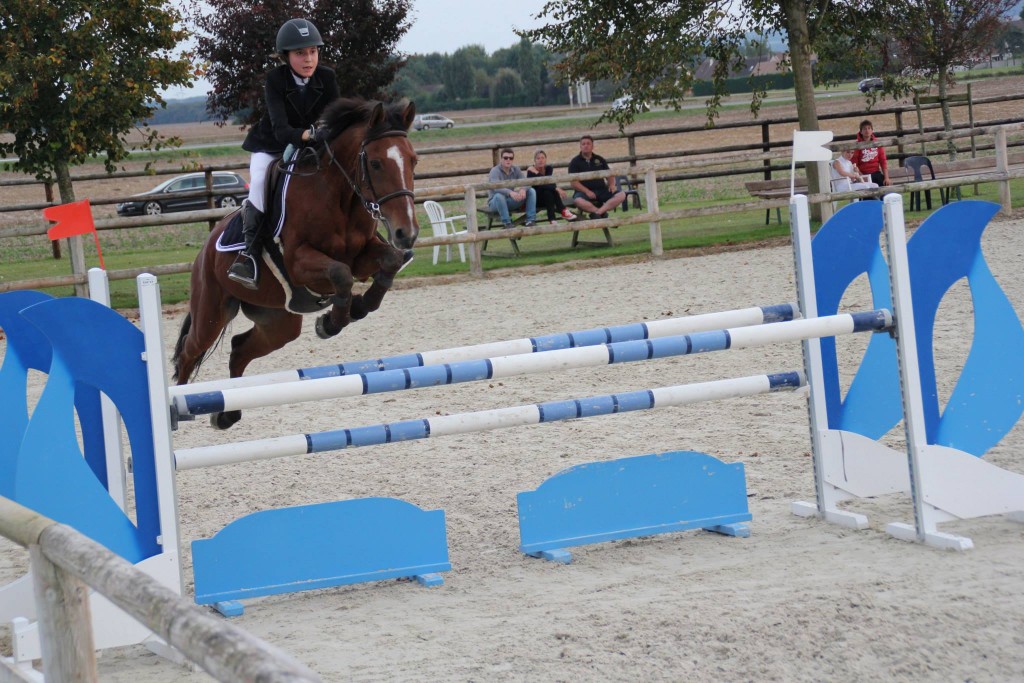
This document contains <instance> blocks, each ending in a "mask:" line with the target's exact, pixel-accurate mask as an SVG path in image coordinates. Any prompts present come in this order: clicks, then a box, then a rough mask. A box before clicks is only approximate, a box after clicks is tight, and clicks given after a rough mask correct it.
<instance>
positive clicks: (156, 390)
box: [135, 273, 184, 595]
mask: <svg viewBox="0 0 1024 683" xmlns="http://www.w3.org/2000/svg"><path fill="white" fill-rule="evenodd" d="M135 282H136V287H137V289H138V295H139V324H140V325H141V327H142V333H143V337H144V340H145V354H146V358H145V360H146V378H147V380H148V386H149V409H150V413H151V416H150V417H151V420H152V422H153V460H154V463H153V464H154V468H155V470H156V490H157V506H158V511H159V516H160V534H161V537H160V539H158V540H159V542H160V545H161V546H163V553H162V555H163V556H166V557H167V558H168V559H169V560H170V561H171V562H173V563H174V565H175V568H176V569H177V574H178V581H177V585H176V586H173V587H172V588H174V590H176V591H177V592H178V595H182V594H183V593H184V590H183V587H184V581H183V579H182V576H181V564H180V557H181V535H180V531H179V529H178V490H177V485H176V483H175V474H174V446H173V445H172V442H171V414H170V410H169V409H168V405H167V362H166V360H165V358H164V348H163V339H164V336H163V320H162V318H163V308H162V305H161V301H160V285H159V284H158V283H157V279H156V276H155V275H150V274H149V273H143V274H142V275H139V276H138V277H137V278H136V279H135Z"/></svg>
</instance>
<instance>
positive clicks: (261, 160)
mask: <svg viewBox="0 0 1024 683" xmlns="http://www.w3.org/2000/svg"><path fill="white" fill-rule="evenodd" d="M275 159H277V157H276V156H274V155H273V154H267V153H266V152H253V154H252V157H250V158H249V203H250V204H252V205H253V206H254V207H256V210H257V211H264V212H265V211H266V208H265V207H264V205H263V200H264V198H265V196H266V191H267V169H268V168H269V167H270V164H272V163H274V160H275Z"/></svg>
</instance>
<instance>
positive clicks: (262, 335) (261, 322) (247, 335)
mask: <svg viewBox="0 0 1024 683" xmlns="http://www.w3.org/2000/svg"><path fill="white" fill-rule="evenodd" d="M242 311H243V312H244V313H245V315H246V317H248V318H249V319H250V320H252V321H253V323H254V325H253V326H252V328H250V329H248V330H246V331H245V332H242V333H241V334H236V335H235V336H234V337H232V338H231V355H230V356H229V357H228V370H229V372H230V375H231V377H241V376H242V373H244V372H245V369H246V368H247V367H248V366H249V363H251V362H252V361H254V360H255V359H257V358H262V357H263V356H266V355H267V354H269V353H272V352H274V351H276V350H278V349H279V348H281V347H282V346H284V345H285V344H287V343H288V342H291V341H294V340H295V339H297V338H298V336H299V333H300V332H301V331H302V316H300V315H296V314H295V313H289V312H288V311H285V310H282V309H270V308H259V307H255V306H248V305H246V304H242ZM240 419H242V411H241V410H229V411H225V412H223V413H214V414H212V415H211V416H210V424H212V425H213V426H214V427H216V428H217V429H227V428H228V427H230V426H231V425H233V424H235V423H236V422H238V421H239V420H240Z"/></svg>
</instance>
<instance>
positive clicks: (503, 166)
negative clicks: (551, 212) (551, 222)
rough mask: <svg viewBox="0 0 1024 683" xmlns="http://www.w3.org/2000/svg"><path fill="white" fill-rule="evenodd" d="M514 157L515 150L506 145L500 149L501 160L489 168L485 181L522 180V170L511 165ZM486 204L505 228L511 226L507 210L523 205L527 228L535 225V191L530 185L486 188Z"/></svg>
mask: <svg viewBox="0 0 1024 683" xmlns="http://www.w3.org/2000/svg"><path fill="white" fill-rule="evenodd" d="M515 158H516V155H515V152H513V151H512V150H511V149H509V148H508V147H506V148H505V149H503V150H501V162H500V163H499V164H498V165H497V166H495V167H494V168H492V169H491V172H490V174H489V175H488V176H487V182H489V183H500V182H504V181H507V180H522V179H523V177H524V176H523V172H522V171H520V170H519V167H518V166H513V165H512V160H513V159H515ZM487 206H488V208H490V209H491V211H496V212H497V214H498V215H499V216H500V217H501V224H502V225H503V226H504V227H506V228H511V227H512V218H511V217H510V215H509V211H516V210H518V209H520V208H522V207H523V206H525V207H526V223H525V226H526V227H527V228H530V227H533V226H534V225H537V193H536V191H534V189H533V188H532V187H524V188H521V189H512V188H508V187H502V188H499V189H497V190H487Z"/></svg>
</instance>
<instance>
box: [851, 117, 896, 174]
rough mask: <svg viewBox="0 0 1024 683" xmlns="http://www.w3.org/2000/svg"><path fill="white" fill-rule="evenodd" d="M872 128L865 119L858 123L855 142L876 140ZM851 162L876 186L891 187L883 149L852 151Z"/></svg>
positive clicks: (867, 148) (887, 164)
mask: <svg viewBox="0 0 1024 683" xmlns="http://www.w3.org/2000/svg"><path fill="white" fill-rule="evenodd" d="M877 139H878V138H876V137H875V129H874V126H872V125H871V122H870V121H868V120H867V119H865V120H863V121H861V122H860V130H859V131H858V133H857V142H864V141H866V140H877ZM852 161H853V163H854V164H856V166H857V168H858V169H859V170H860V172H861V173H863V174H864V175H869V176H871V181H872V182H874V183H877V184H878V185H892V181H891V180H889V162H888V161H887V160H886V158H885V148H883V147H865V148H864V149H857V150H854V151H853V157H852Z"/></svg>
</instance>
